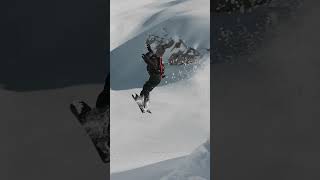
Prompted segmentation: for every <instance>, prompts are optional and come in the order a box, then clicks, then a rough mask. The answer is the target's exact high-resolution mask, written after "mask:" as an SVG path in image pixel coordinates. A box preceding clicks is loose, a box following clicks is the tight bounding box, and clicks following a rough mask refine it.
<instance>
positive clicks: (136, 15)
mask: <svg viewBox="0 0 320 180" xmlns="http://www.w3.org/2000/svg"><path fill="white" fill-rule="evenodd" d="M209 3H210V1H208V0H178V1H157V0H152V1H150V0H148V1H147V0H144V1H138V2H133V3H132V4H127V2H126V3H124V2H119V1H115V0H112V1H111V44H110V52H111V63H110V66H111V68H110V70H111V74H112V77H111V89H112V90H111V92H110V93H111V94H110V96H111V107H112V108H111V109H110V116H111V117H110V119H111V127H112V128H111V165H110V168H111V169H110V171H111V173H113V174H115V173H126V172H128V170H133V169H136V168H142V167H147V169H148V165H151V164H155V163H159V162H163V161H165V160H169V159H175V158H178V157H183V156H187V157H188V155H189V154H190V153H191V152H192V151H193V150H194V149H195V148H197V147H198V146H199V145H200V144H202V143H204V142H205V141H206V140H207V139H208V137H209V133H210V77H209V75H210V66H209V65H210V64H209V62H210V60H209V57H206V58H204V64H203V65H202V66H201V67H200V70H198V71H197V72H196V73H195V74H194V75H193V77H192V78H191V79H186V80H182V81H179V82H176V83H173V84H169V85H166V86H161V87H156V88H155V89H154V90H153V91H152V92H151V95H150V97H151V102H150V109H151V111H152V114H142V113H141V112H140V110H139V108H138V106H137V105H136V103H135V102H134V101H133V99H132V98H131V94H133V93H139V92H140V91H141V88H142V85H143V83H144V82H145V81H146V80H147V78H148V75H147V73H146V65H145V64H144V63H143V62H142V60H141V54H142V53H144V52H145V47H144V41H145V39H146V37H147V35H148V34H149V33H152V32H154V31H156V30H157V29H160V28H163V27H165V28H166V29H167V30H168V31H169V36H171V37H174V38H175V37H179V38H182V39H183V40H185V41H186V43H187V44H188V45H191V46H193V47H195V48H197V47H201V48H209V44H210V40H209V39H210V38H209V32H210V28H209V25H210V19H209V18H210V16H209V14H210V11H209V7H210V5H209ZM119 67H120V68H119ZM123 84H125V85H127V86H122V85H123ZM120 86H121V87H122V88H120V89H121V90H119V89H117V88H116V89H113V87H120ZM164 164H166V163H164ZM171 170H173V169H171ZM159 171H161V170H160V169H159ZM158 173H159V172H158ZM162 175H163V176H161V177H164V176H166V175H168V174H162ZM114 177H115V176H114ZM168 177H169V176H168ZM124 179H125V178H124ZM195 179H196V178H195ZM198 179H199V178H198Z"/></svg>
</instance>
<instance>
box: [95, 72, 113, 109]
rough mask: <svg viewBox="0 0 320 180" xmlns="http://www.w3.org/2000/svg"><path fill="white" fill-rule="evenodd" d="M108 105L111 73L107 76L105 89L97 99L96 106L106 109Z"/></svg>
mask: <svg viewBox="0 0 320 180" xmlns="http://www.w3.org/2000/svg"><path fill="white" fill-rule="evenodd" d="M108 105H110V75H108V76H107V77H106V79H105V82H104V87H103V90H102V92H100V94H99V95H98V98H97V101H96V107H97V108H99V109H106V108H107V107H108Z"/></svg>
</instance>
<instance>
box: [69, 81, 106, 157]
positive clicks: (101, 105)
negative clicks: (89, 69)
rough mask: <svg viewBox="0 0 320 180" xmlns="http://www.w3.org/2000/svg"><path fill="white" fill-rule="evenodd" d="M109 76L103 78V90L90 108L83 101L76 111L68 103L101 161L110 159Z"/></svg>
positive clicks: (73, 106) (72, 105)
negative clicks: (79, 108)
mask: <svg viewBox="0 0 320 180" xmlns="http://www.w3.org/2000/svg"><path fill="white" fill-rule="evenodd" d="M109 84H110V77H109V75H108V76H107V78H106V79H105V84H104V88H103V90H102V91H101V92H100V93H99V95H98V98H97V100H96V104H95V107H93V108H91V107H90V106H89V105H88V104H87V103H85V102H84V101H81V102H80V105H81V110H80V112H78V110H77V109H76V107H75V105H74V104H71V105H70V108H71V112H72V113H73V114H74V115H75V116H76V118H77V119H78V120H79V122H80V123H81V125H82V126H83V127H84V128H85V130H86V132H87V134H88V135H89V137H90V138H91V140H92V142H93V144H94V146H95V147H96V149H97V151H98V153H99V155H100V157H101V159H102V160H103V162H105V163H108V162H109V161H110V154H109V153H110V151H109V149H110V148H109V147H110V135H109V134H110V119H109V117H110V116H109V115H110V114H109V110H110V88H109Z"/></svg>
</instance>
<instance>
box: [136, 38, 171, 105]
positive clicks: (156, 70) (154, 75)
mask: <svg viewBox="0 0 320 180" xmlns="http://www.w3.org/2000/svg"><path fill="white" fill-rule="evenodd" d="M173 44H174V41H173V40H170V41H169V42H168V43H166V44H160V45H158V46H157V48H156V52H155V53H154V52H153V50H152V49H151V47H150V44H147V49H148V52H147V53H146V54H142V59H143V60H144V62H145V63H146V64H147V71H148V74H149V76H150V77H149V79H148V80H147V81H146V82H145V84H144V85H143V88H142V91H141V92H140V96H139V97H138V99H140V100H143V107H144V108H147V107H148V104H149V100H150V92H151V91H152V90H153V89H154V88H155V87H156V86H157V85H158V84H159V83H160V82H161V79H162V78H164V77H165V75H164V65H163V62H162V56H163V54H164V53H165V50H166V49H167V48H170V47H171V46H172V45H173Z"/></svg>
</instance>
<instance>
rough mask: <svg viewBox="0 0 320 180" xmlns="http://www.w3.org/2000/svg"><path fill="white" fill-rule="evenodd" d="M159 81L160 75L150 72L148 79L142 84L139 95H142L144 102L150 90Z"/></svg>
mask: <svg viewBox="0 0 320 180" xmlns="http://www.w3.org/2000/svg"><path fill="white" fill-rule="evenodd" d="M160 82H161V75H158V74H151V75H150V78H149V80H148V81H147V82H146V83H145V84H144V85H143V89H142V91H141V93H140V96H143V97H144V102H148V101H149V94H150V92H151V91H152V90H153V89H154V88H155V87H156V86H157V85H158V84H159V83H160Z"/></svg>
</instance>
